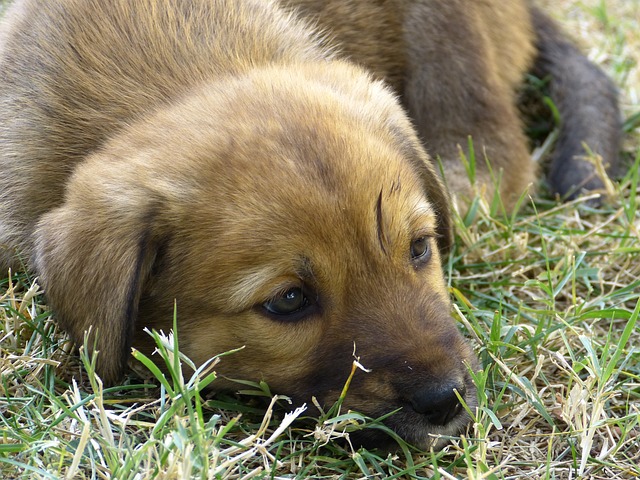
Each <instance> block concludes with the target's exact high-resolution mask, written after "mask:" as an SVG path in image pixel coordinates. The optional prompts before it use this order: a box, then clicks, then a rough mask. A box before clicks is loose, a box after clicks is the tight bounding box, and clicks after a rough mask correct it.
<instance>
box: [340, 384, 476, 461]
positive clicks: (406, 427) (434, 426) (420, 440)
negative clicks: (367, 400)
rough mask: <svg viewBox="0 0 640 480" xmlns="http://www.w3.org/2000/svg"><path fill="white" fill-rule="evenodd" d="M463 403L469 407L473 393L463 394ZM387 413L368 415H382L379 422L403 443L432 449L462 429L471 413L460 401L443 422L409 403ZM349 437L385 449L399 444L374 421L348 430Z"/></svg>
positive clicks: (443, 444) (473, 404) (393, 448)
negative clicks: (356, 429) (422, 412)
mask: <svg viewBox="0 0 640 480" xmlns="http://www.w3.org/2000/svg"><path fill="white" fill-rule="evenodd" d="M465 403H466V405H467V407H468V408H469V409H470V410H472V411H473V409H475V407H476V404H477V401H476V399H475V396H473V397H471V398H468V399H467V398H465ZM391 411H392V412H393V413H392V414H391V415H389V412H388V411H387V412H386V414H382V410H380V411H378V412H376V413H375V414H373V415H371V417H372V418H383V420H381V423H382V424H383V425H384V426H385V427H387V428H388V429H390V430H392V431H393V432H394V433H395V434H396V435H398V436H399V437H400V438H401V439H402V440H403V441H405V442H406V443H408V444H410V445H412V446H414V447H417V448H419V449H421V450H429V449H431V448H434V449H436V450H438V449H441V448H442V447H444V446H445V445H446V444H447V443H449V441H450V440H451V439H452V437H457V436H458V435H460V434H461V433H463V432H464V430H465V428H466V427H467V426H468V425H469V424H470V422H471V416H470V415H469V413H468V412H467V410H466V409H465V408H464V407H463V406H462V404H460V406H459V407H456V409H455V411H454V412H452V414H451V416H449V417H448V418H447V421H446V423H442V424H439V423H433V422H432V421H431V419H430V417H429V416H428V415H424V414H421V413H418V412H416V411H415V410H413V407H412V406H411V405H410V404H404V405H402V406H398V407H396V409H395V411H393V409H391ZM350 438H351V441H352V443H353V444H354V446H361V447H365V448H380V449H385V450H395V449H397V448H398V447H399V445H398V442H397V441H396V439H395V438H394V437H393V436H392V435H390V434H389V433H388V432H387V431H385V429H381V428H376V426H375V422H374V425H371V426H367V427H365V428H363V429H362V430H358V431H356V432H352V433H351V434H350Z"/></svg>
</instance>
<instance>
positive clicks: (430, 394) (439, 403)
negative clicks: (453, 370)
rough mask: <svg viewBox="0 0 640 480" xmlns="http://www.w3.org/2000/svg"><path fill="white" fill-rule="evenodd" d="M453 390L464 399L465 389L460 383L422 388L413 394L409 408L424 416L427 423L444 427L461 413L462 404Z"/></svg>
mask: <svg viewBox="0 0 640 480" xmlns="http://www.w3.org/2000/svg"><path fill="white" fill-rule="evenodd" d="M454 390H456V391H457V392H458V393H459V394H460V396H461V397H464V394H465V391H466V389H465V387H464V384H461V383H457V382H449V383H443V384H435V385H433V384H432V385H427V386H423V387H422V388H419V389H418V390H416V391H415V392H414V393H413V396H412V397H411V406H412V407H413V409H414V410H415V411H416V412H418V413H420V414H422V415H425V416H426V417H427V420H428V421H429V423H431V424H433V425H446V424H447V423H449V422H450V421H451V419H453V418H454V417H455V416H456V415H458V414H459V413H460V412H461V411H462V404H461V403H460V400H458V396H457V395H456V392H455V391H454Z"/></svg>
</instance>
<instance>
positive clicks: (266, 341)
mask: <svg viewBox="0 0 640 480" xmlns="http://www.w3.org/2000/svg"><path fill="white" fill-rule="evenodd" d="M332 75H338V76H348V77H349V78H348V80H349V82H345V79H343V78H337V79H334V78H333V77H332ZM300 84H303V85H304V88H300ZM340 85H349V88H348V90H347V89H345V87H342V86H340ZM427 162H428V160H427V158H426V156H425V154H424V152H423V151H422V150H421V147H420V146H419V143H418V141H417V139H416V137H415V135H414V133H413V131H412V129H411V127H410V125H409V123H408V122H407V120H406V119H405V117H404V114H403V113H402V111H401V110H400V108H399V107H398V106H397V105H396V102H395V101H394V100H393V98H392V97H391V96H390V95H389V94H388V93H387V92H386V90H385V89H384V88H382V87H381V86H379V85H377V84H371V83H370V82H369V81H368V79H366V78H365V77H363V76H362V75H360V74H359V73H358V72H357V71H355V70H351V69H350V68H348V67H346V66H345V67H344V71H342V72H338V73H331V74H327V73H325V72H322V71H320V72H316V71H313V72H306V71H302V72H298V73H296V74H295V75H292V74H291V72H284V73H282V72H276V71H270V72H268V74H263V75H256V74H254V75H253V76H251V77H246V78H242V79H235V80H233V81H231V82H230V83H229V84H225V85H215V86H209V87H206V88H204V89H203V90H202V91H201V92H199V93H198V94H197V95H193V96H192V98H190V99H188V100H187V101H185V102H184V103H182V104H180V105H177V106H174V107H172V108H169V109H167V110H166V111H163V112H160V113H159V114H158V115H156V116H155V117H154V118H152V119H149V120H147V121H146V122H143V123H141V124H140V125H137V126H134V127H132V128H131V129H130V131H128V132H126V133H125V134H123V135H121V136H120V137H119V138H117V139H116V140H114V141H113V142H112V143H111V145H108V146H107V147H106V148H105V149H104V151H103V152H101V153H100V154H98V155H96V156H94V157H93V158H92V159H90V160H88V161H87V162H86V163H85V165H83V166H82V167H81V168H80V169H79V170H78V172H77V173H76V175H75V176H74V178H73V180H72V182H71V186H70V188H69V191H68V195H67V199H66V203H65V205H63V206H62V207H61V208H60V209H58V210H56V211H55V212H53V213H51V214H49V215H47V216H46V217H45V218H44V220H43V221H42V222H41V227H40V230H39V239H38V251H39V260H38V268H39V269H40V271H41V272H42V276H43V278H44V280H45V282H46V287H47V291H48V295H49V297H50V301H51V303H52V304H53V306H54V308H55V309H56V310H57V311H58V312H59V315H60V316H61V321H62V322H63V324H64V325H65V327H66V328H68V329H69V330H70V331H71V332H72V334H73V335H75V336H77V337H79V336H80V332H81V331H84V329H85V328H86V327H87V326H88V325H87V324H86V321H85V320H82V319H81V317H80V316H79V315H78V313H77V309H78V308H81V309H82V308H84V309H85V310H87V307H86V305H84V306H81V305H83V304H82V300H78V298H77V297H82V296H85V297H91V295H93V297H91V298H97V299H96V300H95V302H97V303H98V305H96V306H95V308H93V309H92V310H90V311H86V312H85V315H86V316H88V317H91V316H92V315H93V317H94V320H93V323H92V324H93V325H94V326H96V325H97V328H98V329H100V328H103V329H105V328H112V327H111V326H112V325H120V326H121V333H119V334H118V335H120V336H121V337H119V336H118V335H114V336H113V337H112V338H113V339H111V340H110V341H109V342H106V343H105V344H104V345H101V344H100V338H101V337H100V334H98V336H97V337H96V338H97V339H98V347H99V348H101V350H103V352H102V353H101V355H103V354H105V351H106V352H107V353H106V355H108V356H117V355H122V349H123V348H124V349H126V348H127V338H129V337H130V336H132V335H136V340H135V341H134V345H135V346H142V347H143V348H144V345H145V343H146V342H148V336H146V335H144V334H140V333H139V332H140V330H141V329H142V327H153V328H157V329H163V330H164V331H168V330H169V329H170V327H171V319H172V313H173V302H174V299H175V300H176V301H177V306H178V319H179V336H180V346H181V349H182V351H183V352H184V353H185V354H186V355H187V356H189V357H190V358H191V359H192V360H194V361H195V362H196V363H203V362H205V361H207V360H208V359H209V358H210V357H211V356H213V355H216V354H219V353H222V352H225V351H228V350H231V349H236V348H238V347H244V349H243V350H241V351H239V352H237V353H234V354H233V355H230V356H226V357H224V359H223V360H222V362H221V363H220V364H219V366H218V367H217V371H218V373H219V375H220V376H221V377H228V378H244V379H253V380H262V379H264V380H266V381H267V382H268V384H269V385H270V387H271V389H272V390H273V391H275V392H278V393H284V394H288V395H290V396H292V397H293V398H295V399H296V400H297V401H300V402H302V401H309V400H310V398H311V396H315V397H316V398H318V399H319V400H320V401H321V403H324V404H326V405H330V404H332V403H333V402H335V401H336V400H337V398H338V396H339V394H340V392H341V390H342V388H343V386H344V384H345V382H346V380H347V378H348V376H349V373H350V371H351V365H352V362H353V359H354V350H355V356H356V357H358V358H359V359H360V363H361V364H362V365H363V366H364V367H366V368H367V369H369V370H370V371H369V372H368V373H367V372H364V371H358V372H357V373H356V374H355V377H354V378H353V381H352V383H351V385H350V388H349V391H348V394H347V397H346V399H345V406H346V407H348V408H351V409H355V410H359V411H361V412H363V413H365V414H368V415H370V416H374V417H376V416H381V415H384V414H387V413H389V412H391V411H393V410H397V409H399V412H398V413H396V414H394V415H393V416H391V417H390V418H389V419H388V420H387V421H386V423H387V424H388V425H389V426H391V427H392V428H393V429H394V430H396V431H397V432H398V433H399V434H400V435H401V436H403V437H405V438H406V439H407V440H408V441H410V442H413V443H415V444H418V445H423V446H426V445H427V444H428V443H429V441H430V440H429V436H428V434H429V433H444V434H456V433H458V432H459V431H460V429H461V428H462V427H463V426H464V425H465V424H466V423H467V421H468V417H467V416H466V414H465V413H464V411H463V409H462V407H461V405H460V403H459V402H458V399H457V396H456V394H455V392H454V390H455V391H457V392H458V393H459V394H460V395H461V396H462V397H463V398H464V399H465V401H466V402H467V403H469V404H473V403H474V401H475V391H474V387H473V385H472V383H471V381H470V379H469V376H468V373H467V368H468V366H470V365H474V360H473V354H472V352H471V350H470V348H469V347H468V346H467V344H466V343H465V342H464V340H463V339H462V337H461V335H460V334H459V332H458V330H457V328H456V325H455V323H454V321H453V320H452V319H451V317H450V315H449V300H448V293H447V290H446V286H445V283H444V281H443V275H442V271H441V263H440V250H441V249H442V248H446V245H447V243H448V235H449V232H448V229H449V226H448V217H447V210H446V207H445V205H446V196H445V195H444V193H443V192H442V188H441V186H440V182H439V181H438V179H437V176H436V175H435V173H434V172H433V170H432V169H431V167H430V166H429V165H428V163H427ZM61 225H64V229H63V227H61ZM63 230H64V231H63ZM88 238H91V241H89V242H87V240H88ZM84 250H86V251H84ZM78 256H81V257H83V258H84V259H85V260H84V261H86V258H87V257H90V258H91V259H92V261H90V262H89V264H90V265H91V266H92V271H91V273H84V281H83V284H82V285H74V286H72V287H71V289H70V290H66V291H65V290H63V289H62V288H61V287H57V286H56V285H58V284H59V283H60V282H67V288H69V286H68V282H73V278H72V277H73V276H74V275H73V273H71V272H69V271H68V269H69V264H70V263H71V264H76V265H78V262H77V261H75V260H73V258H75V257H78ZM63 257H65V258H66V260H61V258H63ZM69 257H73V258H69ZM76 268H79V267H76ZM85 268H86V267H85ZM96 272H97V273H96ZM76 275H77V273H76ZM114 279H120V282H119V283H117V282H116V283H117V285H114ZM105 282H106V283H105ZM85 285H91V287H92V288H93V292H91V291H89V290H88V287H86V286H85ZM110 295H111V297H112V298H113V297H115V298H121V300H120V301H121V303H122V305H118V304H116V305H115V306H114V305H111V306H110V305H109V303H108V298H109V297H110ZM103 304H106V305H103ZM115 307H117V308H116V310H117V309H118V308H119V309H120V310H119V311H120V312H121V313H120V316H118V318H116V319H113V320H109V321H110V322H112V323H109V324H107V323H106V320H101V319H100V317H99V315H100V312H108V311H109V308H111V309H112V310H113V309H114V308H115ZM74 309H75V310H74ZM96 312H98V313H97V314H96ZM72 315H74V316H72ZM134 319H137V324H136V325H135V328H134V327H133V325H132V323H133V322H134ZM83 322H85V323H83ZM107 325H109V326H107ZM119 328H120V327H119ZM114 339H115V340H114ZM123 344H124V347H123ZM125 353H126V351H125ZM102 362H103V370H104V372H105V374H106V375H109V374H110V373H112V372H114V371H115V370H117V368H116V367H113V365H116V366H117V365H118V363H117V362H121V359H117V360H114V361H111V359H110V358H108V357H107V358H103V359H102ZM118 368H119V367H118ZM218 385H219V386H227V385H225V383H224V380H221V381H220V382H219V383H218ZM230 385H232V384H230ZM364 440H367V439H366V438H365V439H364ZM370 440H373V441H374V442H376V444H379V442H381V441H382V440H381V439H378V438H375V437H374V438H371V439H370Z"/></svg>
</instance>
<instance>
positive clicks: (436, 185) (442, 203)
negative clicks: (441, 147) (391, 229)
mask: <svg viewBox="0 0 640 480" xmlns="http://www.w3.org/2000/svg"><path fill="white" fill-rule="evenodd" d="M413 164H414V166H415V167H416V168H417V169H418V172H419V174H420V177H421V178H422V182H423V185H424V190H425V192H426V195H427V198H428V199H429V202H431V205H433V208H434V210H435V212H436V215H437V218H438V227H437V233H438V239H437V240H438V248H439V249H440V254H441V255H442V257H444V256H446V255H447V254H448V253H449V251H450V250H451V247H452V245H453V222H452V219H451V199H450V197H449V194H448V193H447V190H446V188H445V186H444V183H443V181H442V177H441V176H440V175H439V174H438V172H436V169H435V168H434V167H433V164H432V163H431V162H430V161H429V160H428V159H424V160H423V159H422V158H419V159H417V160H414V162H413Z"/></svg>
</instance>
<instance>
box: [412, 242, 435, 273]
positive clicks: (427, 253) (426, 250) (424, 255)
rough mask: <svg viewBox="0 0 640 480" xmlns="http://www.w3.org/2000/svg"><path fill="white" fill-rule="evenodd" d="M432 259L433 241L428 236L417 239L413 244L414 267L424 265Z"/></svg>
mask: <svg viewBox="0 0 640 480" xmlns="http://www.w3.org/2000/svg"><path fill="white" fill-rule="evenodd" d="M430 258H431V239H430V238H429V237H427V236H423V237H419V238H416V239H415V240H413V241H412V242H411V261H412V262H413V263H414V265H416V266H417V265H422V264H424V263H426V262H428V261H429V259H430Z"/></svg>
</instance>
